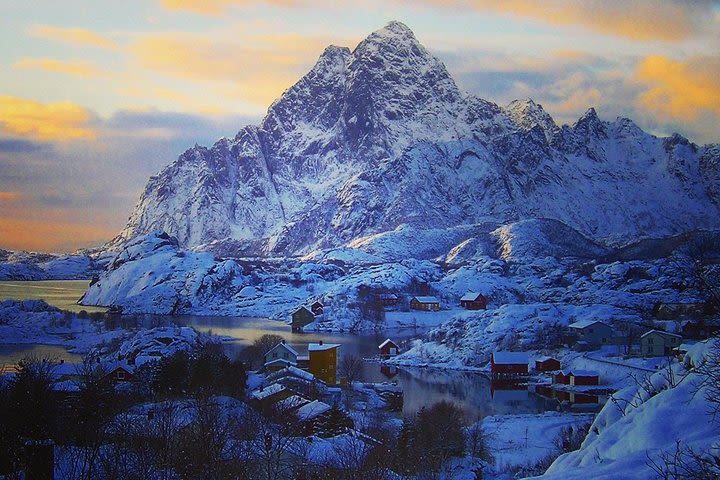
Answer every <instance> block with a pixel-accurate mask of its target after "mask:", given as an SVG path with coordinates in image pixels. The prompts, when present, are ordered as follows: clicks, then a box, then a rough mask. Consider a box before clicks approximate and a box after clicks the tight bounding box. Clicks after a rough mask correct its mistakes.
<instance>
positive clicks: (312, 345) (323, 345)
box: [308, 343, 340, 352]
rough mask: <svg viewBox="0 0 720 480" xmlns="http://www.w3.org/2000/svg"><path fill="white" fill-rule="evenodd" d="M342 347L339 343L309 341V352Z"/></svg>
mask: <svg viewBox="0 0 720 480" xmlns="http://www.w3.org/2000/svg"><path fill="white" fill-rule="evenodd" d="M338 347H340V344H339V343H308V352H321V351H323V350H331V349H333V348H338Z"/></svg>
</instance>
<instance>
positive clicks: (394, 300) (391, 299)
mask: <svg viewBox="0 0 720 480" xmlns="http://www.w3.org/2000/svg"><path fill="white" fill-rule="evenodd" d="M377 298H378V300H380V303H382V305H383V307H392V306H395V305H397V304H398V303H400V297H398V296H397V295H396V294H394V293H381V294H380V295H378V297H377Z"/></svg>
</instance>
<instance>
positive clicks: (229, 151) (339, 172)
mask: <svg viewBox="0 0 720 480" xmlns="http://www.w3.org/2000/svg"><path fill="white" fill-rule="evenodd" d="M718 179H720V147H718V146H717V145H710V146H703V147H699V146H697V145H694V144H692V143H690V142H689V141H688V140H687V139H685V138H683V137H680V136H678V135H673V136H672V137H669V138H657V137H655V136H653V135H650V134H648V133H646V132H644V131H642V130H641V129H640V128H639V127H638V126H637V125H635V124H634V123H633V122H632V121H631V120H628V119H626V118H618V119H616V120H615V121H611V122H608V121H603V120H601V119H600V118H598V116H597V114H596V112H595V110H594V109H592V108H591V109H589V110H588V111H587V113H585V114H584V115H583V116H582V117H581V118H580V119H579V120H578V121H577V122H576V123H575V124H574V125H572V126H567V125H565V126H562V127H559V126H557V125H556V124H555V122H554V121H553V119H552V118H551V117H550V115H548V114H547V112H545V111H544V110H543V109H542V107H541V106H540V105H538V104H536V103H534V102H533V101H532V100H522V101H514V102H512V103H511V104H510V105H508V106H507V107H505V108H503V107H500V106H498V105H496V104H494V103H492V102H489V101H486V100H483V99H481V98H478V97H476V96H474V95H470V94H467V93H464V92H462V91H460V89H459V88H458V87H457V85H456V84H455V82H454V80H453V79H452V77H451V76H450V74H449V73H448V71H447V70H446V68H445V66H444V65H443V64H442V62H441V61H439V60H438V59H437V58H435V57H434V56H433V55H431V54H430V53H429V52H428V51H427V50H426V49H425V48H424V47H423V46H422V45H421V44H420V43H419V42H418V41H417V39H416V38H415V36H414V35H413V33H412V32H411V31H410V29H408V28H407V27H406V26H405V25H403V24H401V23H398V22H391V23H390V24H388V25H387V26H386V27H385V28H382V29H380V30H378V31H376V32H374V33H372V34H371V35H370V36H368V37H367V38H366V39H365V40H363V41H362V42H361V43H360V44H359V45H358V46H357V47H356V48H355V49H354V50H352V51H350V50H349V49H347V48H341V47H335V46H330V47H328V48H327V49H325V51H324V52H323V54H322V55H321V56H320V58H319V60H318V62H317V63H316V65H315V66H314V67H313V68H312V70H311V71H310V72H309V73H308V74H307V75H305V76H304V77H303V78H301V79H300V80H299V81H298V82H297V83H296V84H295V85H294V86H292V87H291V88H290V89H288V90H287V91H286V92H285V93H284V94H283V95H282V96H281V97H280V98H279V99H278V100H277V101H275V102H274V103H273V104H272V105H271V106H270V108H269V109H268V113H267V116H266V117H265V118H264V120H263V121H262V122H261V123H260V125H257V126H247V127H245V128H243V129H242V130H240V132H238V134H237V135H236V136H235V137H234V138H232V139H228V138H223V139H221V140H219V141H218V142H217V143H215V145H213V146H212V147H210V148H206V147H201V146H195V147H194V148H191V149H189V150H187V151H186V152H185V153H183V154H182V155H181V156H180V157H179V158H178V159H177V160H176V161H175V162H173V163H172V164H171V165H169V166H168V167H166V168H165V169H164V170H163V171H162V172H160V174H158V175H157V176H153V177H151V178H150V181H149V182H148V184H147V186H146V188H145V191H144V192H143V194H142V197H141V199H140V201H139V203H138V205H137V207H136V208H135V211H134V212H133V214H132V216H131V218H130V220H129V223H128V225H127V227H126V228H125V229H124V230H123V231H122V232H121V233H120V235H119V236H118V237H117V238H116V239H115V240H114V241H113V242H112V243H111V244H110V246H111V247H112V248H115V249H119V248H121V247H122V245H124V244H125V243H126V242H127V241H128V240H130V239H132V238H133V237H135V236H137V235H140V234H147V233H149V232H151V231H155V230H163V231H165V232H167V233H169V234H170V235H172V236H174V237H176V238H177V239H178V240H179V242H180V245H181V246H184V247H198V248H201V249H212V250H214V251H216V252H218V251H219V252H223V253H232V254H234V255H242V254H253V255H257V254H260V255H297V254H308V253H310V252H312V251H315V250H318V249H327V248H333V247H340V246H343V245H346V244H349V243H350V242H353V241H358V239H361V238H366V237H372V236H373V235H377V234H382V233H383V232H389V231H393V230H395V229H396V228H397V227H398V226H400V225H402V224H406V225H409V226H410V227H413V228H417V229H428V228H436V229H437V228H440V229H442V228H447V227H456V226H459V225H471V224H482V223H495V224H504V223H508V222H513V221H517V220H522V219H528V218H547V219H553V220H557V221H559V222H562V223H564V224H566V225H568V226H570V227H572V228H573V229H575V230H577V231H578V232H580V233H581V234H583V235H584V236H586V237H588V238H590V239H592V240H594V241H598V242H601V243H604V244H606V245H618V244H623V243H627V242H629V241H632V240H637V239H641V238H646V237H651V236H654V237H661V236H665V235H672V234H677V233H681V232H684V231H687V230H694V229H709V228H717V227H720V215H718V213H720V212H719V211H718V210H719V206H720V187H718V185H719V184H718ZM592 248H595V247H594V246H593V247H592Z"/></svg>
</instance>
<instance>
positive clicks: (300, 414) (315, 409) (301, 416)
mask: <svg viewBox="0 0 720 480" xmlns="http://www.w3.org/2000/svg"><path fill="white" fill-rule="evenodd" d="M331 409H332V407H331V406H330V405H328V404H327V403H323V402H321V401H319V400H313V401H312V402H310V403H306V404H305V405H303V406H301V407H300V408H298V409H297V410H296V411H295V415H296V417H297V419H298V421H299V422H300V424H301V428H302V431H303V432H304V433H305V434H306V435H311V434H313V433H315V430H316V426H317V425H318V424H319V422H320V421H321V420H322V419H324V417H325V415H326V414H327V413H328V412H329V411H330V410H331Z"/></svg>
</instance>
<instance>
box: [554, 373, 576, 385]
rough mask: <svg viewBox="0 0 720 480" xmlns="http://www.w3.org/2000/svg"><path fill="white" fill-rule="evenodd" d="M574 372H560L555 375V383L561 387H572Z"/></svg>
mask: <svg viewBox="0 0 720 480" xmlns="http://www.w3.org/2000/svg"><path fill="white" fill-rule="evenodd" d="M571 374H572V372H571V371H570V370H561V371H559V372H555V373H553V376H552V381H553V383H557V384H560V385H570V375H571Z"/></svg>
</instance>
